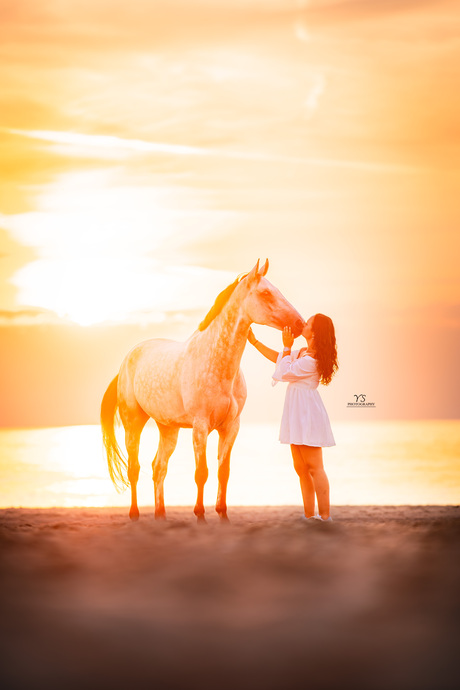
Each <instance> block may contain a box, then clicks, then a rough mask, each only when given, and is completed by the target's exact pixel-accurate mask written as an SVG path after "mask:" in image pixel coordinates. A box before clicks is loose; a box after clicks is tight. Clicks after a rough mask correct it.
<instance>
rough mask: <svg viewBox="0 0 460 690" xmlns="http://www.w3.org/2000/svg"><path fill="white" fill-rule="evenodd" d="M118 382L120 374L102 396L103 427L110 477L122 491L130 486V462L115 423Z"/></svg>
mask: <svg viewBox="0 0 460 690" xmlns="http://www.w3.org/2000/svg"><path fill="white" fill-rule="evenodd" d="M117 384H118V376H115V378H114V379H113V381H112V382H111V383H110V384H109V387H108V388H107V390H106V391H105V393H104V397H103V398H102V403H101V427H102V440H103V443H104V447H105V452H106V454H107V463H108V466H109V474H110V479H111V480H112V481H113V483H114V484H115V487H116V489H117V491H122V490H123V489H125V488H126V487H127V486H129V481H128V476H127V474H128V463H127V461H126V458H125V457H124V456H123V453H122V452H121V449H120V446H119V445H118V442H117V437H116V436H115V423H116V416H117V411H118V398H117Z"/></svg>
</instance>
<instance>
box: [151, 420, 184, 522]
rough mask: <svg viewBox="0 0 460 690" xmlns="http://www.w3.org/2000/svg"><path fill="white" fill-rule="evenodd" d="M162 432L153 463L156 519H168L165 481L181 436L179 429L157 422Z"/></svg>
mask: <svg viewBox="0 0 460 690" xmlns="http://www.w3.org/2000/svg"><path fill="white" fill-rule="evenodd" d="M157 426H158V431H159V432H160V442H159V444H158V450H157V454H156V455H155V459H154V461H153V462H152V470H153V484H154V487H155V519H157V520H158V519H160V520H161V519H164V518H165V517H166V511H165V501H164V481H165V477H166V472H167V471H168V462H169V458H170V457H171V455H172V453H173V451H174V449H175V447H176V444H177V437H178V435H179V427H169V426H164V425H163V424H159V423H158V422H157Z"/></svg>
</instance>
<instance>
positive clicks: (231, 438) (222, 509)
mask: <svg viewBox="0 0 460 690" xmlns="http://www.w3.org/2000/svg"><path fill="white" fill-rule="evenodd" d="M239 428H240V418H239V417H238V418H237V419H235V420H234V421H233V422H232V423H231V424H230V425H228V426H226V427H224V429H222V430H220V431H219V448H218V462H219V469H218V472H217V477H218V479H219V487H218V490H217V502H216V511H217V513H218V514H219V515H220V518H221V520H228V517H227V484H228V478H229V476H230V454H231V452H232V448H233V444H234V443H235V439H236V437H237V435H238V431H239Z"/></svg>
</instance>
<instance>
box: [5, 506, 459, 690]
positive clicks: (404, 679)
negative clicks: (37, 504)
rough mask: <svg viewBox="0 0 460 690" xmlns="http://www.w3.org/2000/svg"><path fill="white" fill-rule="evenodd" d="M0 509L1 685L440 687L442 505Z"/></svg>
mask: <svg viewBox="0 0 460 690" xmlns="http://www.w3.org/2000/svg"><path fill="white" fill-rule="evenodd" d="M229 515H230V519H231V520H232V523H231V524H230V525H221V524H219V522H218V517H217V516H216V515H215V514H214V512H213V511H212V509H208V511H207V517H208V524H207V525H197V524H196V521H195V518H194V516H193V513H192V509H191V508H169V510H168V520H167V521H166V522H165V523H158V522H155V521H154V518H153V513H152V510H151V509H146V508H144V509H141V519H140V521H139V522H138V523H130V522H129V520H128V518H127V509H126V510H120V509H115V508H112V509H110V508H108V509H104V508H94V509H93V508H91V509H84V508H81V509H79V508H72V509H60V508H59V509H46V510H45V509H44V510H38V509H6V510H1V511H0V539H1V542H0V547H1V571H0V572H1V595H2V602H1V605H2V609H1V610H2V614H1V640H0V643H1V651H2V662H1V664H0V668H1V670H0V682H1V683H2V687H4V688H9V689H16V688H21V690H22V689H23V688H24V689H29V688H30V689H31V690H32V689H33V690H35V689H41V688H44V689H45V688H46V689H47V690H54V689H55V688H56V689H57V688H60V689H61V688H63V689H64V688H65V689H66V690H68V689H70V690H73V689H74V688H79V689H81V688H83V689H84V690H92V689H93V688H98V689H99V690H102V689H103V688H110V689H117V690H118V688H127V689H128V688H133V689H136V690H137V689H139V688H140V689H144V688H152V689H153V688H158V689H160V690H168V689H173V690H176V689H181V688H184V690H185V689H187V690H194V689H195V688H219V690H220V689H223V690H226V689H227V688H242V689H246V688H248V689H249V688H251V689H255V690H258V689H259V688H260V689H262V688H263V689H264V690H272V689H275V688H276V689H278V688H279V689H280V690H281V689H284V688H286V689H289V688H312V689H314V690H322V689H323V688H324V689H329V688H341V689H342V688H344V689H345V688H354V690H356V689H358V690H360V689H363V690H364V689H365V690H374V689H376V690H380V689H382V690H383V689H387V688H388V689H389V688H391V689H395V690H399V689H401V690H403V689H404V690H411V689H412V688H413V689H414V690H416V689H417V690H420V689H425V688H426V689H427V690H428V689H429V690H443V689H444V688H457V687H459V683H460V672H459V663H458V661H459V659H458V658H459V656H460V654H459V644H458V643H459V635H458V633H459V627H460V626H459V620H460V606H459V603H460V593H459V592H460V588H459V584H460V577H459V575H460V558H459V551H460V540H459V536H460V509H459V508H458V507H452V506H451V507H441V506H439V507H437V506H430V507H423V506H420V507H335V508H334V512H333V515H334V522H333V523H330V524H321V523H318V522H313V521H310V522H305V521H302V520H300V515H301V509H300V508H299V507H281V508H280V507H275V508H272V507H267V508H232V507H230V509H229Z"/></svg>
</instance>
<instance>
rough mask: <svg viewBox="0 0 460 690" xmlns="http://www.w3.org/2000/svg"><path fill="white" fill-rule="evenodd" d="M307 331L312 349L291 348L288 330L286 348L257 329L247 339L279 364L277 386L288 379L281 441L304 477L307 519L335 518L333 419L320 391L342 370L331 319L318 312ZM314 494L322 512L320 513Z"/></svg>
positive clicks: (325, 519)
mask: <svg viewBox="0 0 460 690" xmlns="http://www.w3.org/2000/svg"><path fill="white" fill-rule="evenodd" d="M302 335H303V336H304V338H305V339H306V341H307V347H303V348H302V349H301V350H296V351H294V352H291V347H292V345H293V343H294V337H293V335H292V333H291V329H290V328H288V327H286V328H285V329H284V330H283V345H284V349H283V351H282V352H280V353H278V352H276V350H272V349H271V348H269V347H267V346H266V345H264V344H263V343H261V342H259V341H258V340H256V337H255V336H254V333H253V332H252V330H250V331H249V336H248V340H249V342H250V343H251V344H252V345H254V347H255V348H256V349H257V350H258V351H259V352H260V353H261V354H262V355H264V357H266V358H267V359H269V360H270V361H272V362H276V369H275V372H274V374H273V380H274V381H273V385H275V384H276V383H277V382H278V381H285V382H287V383H288V387H287V391H286V399H285V402H284V410H283V416H282V419H281V428H280V441H281V443H289V444H290V446H291V452H292V458H293V460H294V468H295V471H296V472H297V474H298V475H299V479H300V488H301V490H302V499H303V505H304V511H305V518H307V519H309V518H315V519H320V520H323V521H327V520H331V517H330V503H329V481H328V478H327V475H326V472H325V470H324V465H323V450H322V449H323V448H324V447H327V446H335V441H334V436H333V435H332V430H331V425H330V422H329V417H328V415H327V412H326V408H325V407H324V404H323V401H322V400H321V397H320V394H319V393H318V390H317V388H318V385H319V384H320V383H322V384H324V385H325V386H327V385H328V384H329V383H330V382H331V380H332V377H333V376H334V374H335V373H336V371H337V369H338V362H337V345H336V340H335V329H334V324H333V323H332V320H331V319H330V318H329V317H328V316H325V315H324V314H315V315H314V316H312V317H310V318H309V319H308V321H307V322H306V324H305V326H304V329H303V331H302ZM315 495H316V500H317V503H318V514H315Z"/></svg>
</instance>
